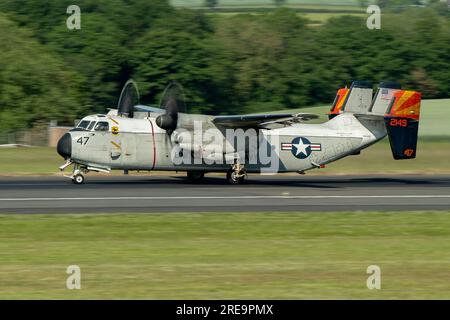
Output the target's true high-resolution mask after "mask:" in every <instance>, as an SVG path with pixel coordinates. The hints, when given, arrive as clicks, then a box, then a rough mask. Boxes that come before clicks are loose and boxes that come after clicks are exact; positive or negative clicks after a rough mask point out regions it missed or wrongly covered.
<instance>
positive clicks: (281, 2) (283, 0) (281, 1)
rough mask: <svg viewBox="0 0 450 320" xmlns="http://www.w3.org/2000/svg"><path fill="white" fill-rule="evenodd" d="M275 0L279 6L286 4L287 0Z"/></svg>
mask: <svg viewBox="0 0 450 320" xmlns="http://www.w3.org/2000/svg"><path fill="white" fill-rule="evenodd" d="M274 2H275V4H276V5H277V6H281V5H283V4H286V0H274Z"/></svg>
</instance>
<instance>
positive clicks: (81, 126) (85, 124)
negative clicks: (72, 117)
mask: <svg viewBox="0 0 450 320" xmlns="http://www.w3.org/2000/svg"><path fill="white" fill-rule="evenodd" d="M90 123H91V122H90V121H87V120H83V121H81V122H80V123H79V124H78V127H77V128H81V129H87V127H88V126H89V124H90Z"/></svg>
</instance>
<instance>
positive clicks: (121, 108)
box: [117, 79, 140, 118]
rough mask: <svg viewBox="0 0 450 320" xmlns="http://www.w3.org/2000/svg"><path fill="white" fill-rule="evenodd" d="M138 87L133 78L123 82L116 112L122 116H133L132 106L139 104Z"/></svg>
mask: <svg viewBox="0 0 450 320" xmlns="http://www.w3.org/2000/svg"><path fill="white" fill-rule="evenodd" d="M139 99H140V96H139V89H138V86H137V84H136V83H135V82H134V81H133V80H131V79H130V80H128V81H127V83H125V85H124V87H123V89H122V92H121V94H120V98H119V102H118V103H117V114H118V115H119V116H122V117H127V118H133V114H134V106H136V105H139Z"/></svg>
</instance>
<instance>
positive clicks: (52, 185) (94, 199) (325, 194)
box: [0, 175, 450, 214]
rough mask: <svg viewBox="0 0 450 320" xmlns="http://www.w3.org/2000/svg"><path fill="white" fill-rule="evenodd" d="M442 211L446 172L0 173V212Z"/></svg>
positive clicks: (449, 186)
mask: <svg viewBox="0 0 450 320" xmlns="http://www.w3.org/2000/svg"><path fill="white" fill-rule="evenodd" d="M368 210H450V176H427V175H423V176H409V175H405V176H388V175H386V176H300V175H298V176H291V175H277V176H259V175H251V176H249V177H248V179H247V180H246V183H245V184H244V185H239V186H232V185H228V184H226V182H225V179H224V178H223V177H219V176H212V177H207V178H205V181H204V182H203V183H202V184H191V183H189V182H188V181H187V180H186V179H184V177H183V176H181V175H179V176H172V177H170V176H143V175H142V176H139V175H136V176H134V175H133V176H120V175H112V176H89V175H88V176H87V177H86V183H85V184H84V185H74V184H72V182H71V181H70V179H67V178H64V177H17V178H0V213H24V214H33V213H116V212H129V213H139V212H145V213H160V212H249V211H258V212H260V211H267V212H268V211H270V212H283V211H298V212H302V211H368Z"/></svg>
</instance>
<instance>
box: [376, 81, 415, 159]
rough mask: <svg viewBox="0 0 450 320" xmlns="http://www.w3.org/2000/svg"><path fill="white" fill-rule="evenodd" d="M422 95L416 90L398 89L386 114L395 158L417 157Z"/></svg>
mask: <svg viewBox="0 0 450 320" xmlns="http://www.w3.org/2000/svg"><path fill="white" fill-rule="evenodd" d="M421 99H422V96H421V94H420V93H419V92H416V91H406V90H398V91H396V92H395V93H394V96H393V98H392V100H391V103H390V105H389V107H388V109H387V110H386V113H385V115H384V121H385V124H386V130H387V133H388V136H389V141H390V144H391V150H392V155H393V157H394V159H396V160H400V159H414V158H415V157H416V149H417V136H418V131H419V118H420V103H421Z"/></svg>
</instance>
